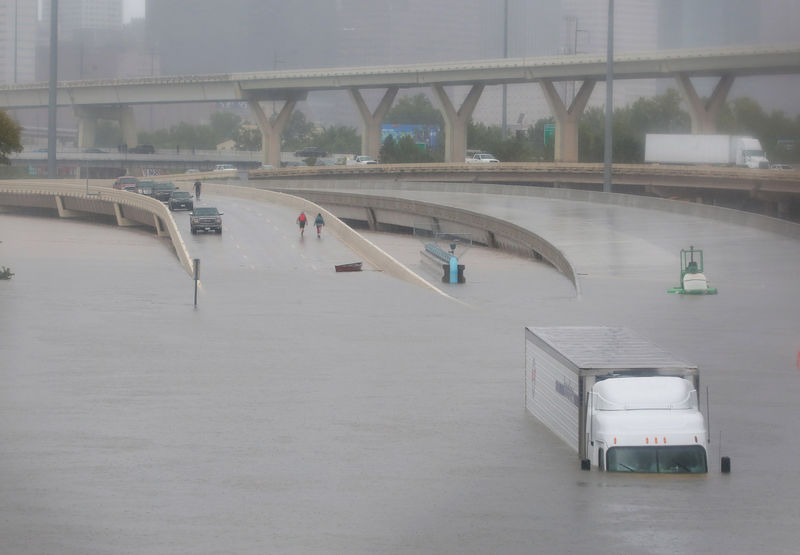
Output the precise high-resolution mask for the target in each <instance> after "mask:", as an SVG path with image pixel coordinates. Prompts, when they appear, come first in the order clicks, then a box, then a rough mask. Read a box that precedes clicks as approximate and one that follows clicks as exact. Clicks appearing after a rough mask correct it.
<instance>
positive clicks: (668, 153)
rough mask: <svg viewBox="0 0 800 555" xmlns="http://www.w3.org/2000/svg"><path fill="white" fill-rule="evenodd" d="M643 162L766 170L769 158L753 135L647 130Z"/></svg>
mask: <svg viewBox="0 0 800 555" xmlns="http://www.w3.org/2000/svg"><path fill="white" fill-rule="evenodd" d="M644 161H645V163H648V164H651V163H656V164H689V165H691V164H708V165H714V166H742V167H747V168H754V169H758V168H761V169H768V168H769V160H767V156H766V155H765V154H764V149H763V148H761V143H760V142H759V140H758V139H756V138H754V137H745V136H742V135H672V134H660V133H648V134H647V135H646V136H645V139H644Z"/></svg>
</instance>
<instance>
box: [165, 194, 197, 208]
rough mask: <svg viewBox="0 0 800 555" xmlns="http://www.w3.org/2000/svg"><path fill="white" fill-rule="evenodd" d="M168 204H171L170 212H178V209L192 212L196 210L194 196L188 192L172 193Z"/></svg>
mask: <svg viewBox="0 0 800 555" xmlns="http://www.w3.org/2000/svg"><path fill="white" fill-rule="evenodd" d="M167 204H169V209H170V210H177V209H178V208H185V209H186V210H192V209H193V208H194V201H193V200H192V194H191V193H189V192H188V191H172V194H171V195H170V196H169V200H168V201H167Z"/></svg>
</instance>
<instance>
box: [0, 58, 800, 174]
mask: <svg viewBox="0 0 800 555" xmlns="http://www.w3.org/2000/svg"><path fill="white" fill-rule="evenodd" d="M605 66H606V60H605V56H603V55H598V54H583V55H570V56H552V57H538V58H507V59H499V60H473V61H461V62H447V63H436V64H412V65H398V66H383V67H354V68H334V69H309V70H282V71H271V72H250V73H225V74H214V75H185V76H165V77H147V78H137V79H116V80H97V81H73V82H64V83H61V84H60V85H59V87H58V92H57V104H58V105H59V106H71V107H72V108H73V110H74V111H75V115H76V116H77V117H78V119H79V146H80V147H81V148H86V147H91V146H94V130H95V126H96V122H97V120H99V119H113V120H117V121H119V122H120V126H121V128H122V134H123V140H124V142H125V143H126V144H127V145H128V146H133V145H135V144H136V143H137V139H136V125H135V121H134V118H133V111H132V109H131V106H133V105H136V104H158V103H179V102H218V101H233V100H239V101H241V100H244V101H247V102H248V103H249V105H250V107H251V109H252V110H253V112H254V114H255V116H256V119H257V121H258V124H259V128H260V130H261V133H262V145H263V146H262V162H263V163H271V164H272V165H275V166H277V165H278V162H279V156H280V150H279V146H280V134H281V132H282V130H283V128H284V126H285V124H286V122H287V121H288V118H289V116H290V114H291V112H292V110H293V109H294V106H295V104H296V103H297V102H298V101H299V100H303V99H305V98H306V97H307V95H308V93H309V92H310V91H325V90H347V91H348V92H349V94H350V95H351V97H352V99H353V101H354V103H355V104H356V106H357V108H358V112H359V114H360V116H361V120H362V121H361V124H362V153H365V154H368V155H370V156H373V157H377V153H378V150H379V148H380V125H381V122H382V120H383V117H384V115H385V114H386V112H387V111H388V110H389V108H390V107H391V104H392V102H393V101H394V98H395V96H396V94H397V92H398V90H399V89H401V88H417V87H431V88H432V89H433V91H434V93H435V95H436V97H437V99H438V100H439V102H440V104H441V107H442V112H443V114H444V119H445V126H446V137H447V139H446V141H447V143H446V146H445V148H446V150H445V160H446V161H448V162H455V161H459V160H460V159H461V158H463V155H464V151H465V150H466V126H467V122H468V121H469V119H470V117H471V116H472V113H473V111H474V109H475V106H476V105H477V103H478V101H479V99H480V96H481V93H482V92H483V90H484V88H485V87H486V86H492V85H500V84H518V83H539V84H540V87H541V89H542V92H543V94H544V95H545V97H546V99H547V102H548V105H549V106H550V109H551V111H552V113H553V116H554V117H555V120H556V146H555V159H556V161H564V162H575V161H577V159H578V120H579V118H580V115H581V113H582V112H583V110H584V108H585V106H586V104H587V102H588V100H589V97H590V96H591V93H592V91H593V89H594V86H595V84H596V83H597V82H598V81H603V80H605V71H606V68H605ZM790 73H800V46H797V45H792V46H785V47H778V46H775V47H737V48H723V49H719V48H715V49H698V50H670V51H656V52H649V53H643V54H641V53H640V54H619V55H617V56H615V60H614V77H615V79H650V78H673V79H676V81H677V85H678V89H679V91H680V92H681V94H682V95H683V98H684V100H685V101H686V104H687V106H688V107H689V112H690V115H691V118H692V130H693V132H697V133H700V132H703V133H708V132H713V131H714V119H715V115H716V113H717V111H718V109H719V107H720V106H721V105H722V104H723V103H724V101H725V98H726V97H727V94H728V92H729V91H730V88H731V86H732V85H733V82H734V80H735V78H736V77H738V76H752V75H778V74H790ZM694 77H717V78H719V81H718V82H717V85H716V87H715V89H714V91H713V93H712V95H711V97H710V98H709V99H707V100H706V101H703V100H702V99H701V98H700V97H699V96H698V94H697V92H696V90H695V88H694V86H693V84H692V81H691V80H692V78H694ZM558 81H582V85H581V87H580V90H579V91H578V93H577V94H576V96H575V99H574V100H573V101H572V103H571V104H570V106H565V105H564V103H563V102H562V100H561V98H560V97H559V96H558V94H557V93H556V89H555V86H554V83H555V82H558ZM453 85H463V86H469V87H470V90H469V92H468V94H467V96H466V98H465V100H464V101H463V102H462V103H461V104H460V105H456V104H455V103H454V102H453V99H452V98H451V97H450V95H449V94H448V92H447V91H446V90H445V87H447V86H453ZM364 89H385V93H384V95H383V97H382V99H381V101H380V102H379V104H378V106H377V107H376V108H375V109H374V110H373V109H370V108H369V107H368V106H367V104H366V102H364V100H363V97H362V95H361V91H362V90H364ZM263 101H283V102H284V104H283V107H282V109H281V111H280V112H279V113H278V115H277V116H276V117H275V118H274V119H273V120H270V118H269V117H268V116H267V114H266V112H265V111H264V110H263V107H262V106H261V102H263ZM47 105H48V85H47V83H38V84H33V85H12V86H6V87H0V109H21V108H41V107H46V106H47Z"/></svg>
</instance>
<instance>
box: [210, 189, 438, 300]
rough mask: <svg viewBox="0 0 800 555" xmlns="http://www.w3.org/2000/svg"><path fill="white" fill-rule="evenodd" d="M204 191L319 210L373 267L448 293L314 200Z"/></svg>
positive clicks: (271, 193) (238, 191) (255, 191)
mask: <svg viewBox="0 0 800 555" xmlns="http://www.w3.org/2000/svg"><path fill="white" fill-rule="evenodd" d="M203 192H204V193H211V194H218V195H225V196H232V197H236V198H241V199H249V200H255V201H260V202H267V203H271V204H279V205H282V206H286V207H289V208H292V209H294V210H296V211H297V212H300V211H301V210H303V211H307V212H308V213H314V212H320V213H322V215H323V217H324V218H325V229H326V230H327V232H328V233H333V234H334V235H335V236H336V237H337V238H338V239H339V240H340V241H342V242H343V243H344V244H346V245H347V246H348V247H350V248H351V249H352V250H353V251H355V252H356V253H357V254H358V255H359V256H361V257H363V258H364V260H366V261H367V262H368V263H369V264H370V265H372V266H373V267H375V268H377V269H380V270H382V271H383V272H386V273H387V274H389V275H391V276H393V277H396V278H398V279H401V280H403V281H406V282H409V283H413V284H416V285H420V286H422V287H425V288H426V289H431V290H433V291H435V292H437V293H440V294H442V295H445V296H449V295H447V294H446V293H444V292H443V291H441V290H440V289H438V288H437V287H435V286H434V285H432V284H430V283H429V282H427V281H426V280H425V279H424V278H422V277H420V276H418V275H417V274H416V273H414V272H413V271H412V270H411V269H409V268H408V267H407V266H405V265H404V264H402V263H401V262H399V261H398V260H396V259H395V258H394V257H392V256H391V255H390V254H389V253H387V252H385V251H384V250H383V249H381V248H380V247H378V246H377V245H375V244H374V243H372V242H371V241H370V240H369V239H367V238H366V237H364V236H362V235H361V234H360V233H358V232H357V231H355V230H354V229H353V228H351V227H350V226H348V225H347V224H345V223H344V222H343V221H342V220H340V219H339V218H338V217H337V216H336V215H335V214H334V213H332V212H330V211H329V210H326V209H325V208H323V207H322V206H319V205H318V204H315V203H314V202H312V201H310V200H307V199H305V198H302V197H300V196H295V195H289V194H285V193H281V192H278V191H268V190H264V189H254V188H252V187H240V186H236V185H224V184H219V183H209V182H204V183H203Z"/></svg>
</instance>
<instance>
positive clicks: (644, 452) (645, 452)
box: [606, 445, 708, 474]
mask: <svg viewBox="0 0 800 555" xmlns="http://www.w3.org/2000/svg"><path fill="white" fill-rule="evenodd" d="M607 463H608V464H607V466H606V468H607V469H608V471H609V472H651V473H657V472H663V473H683V474H686V473H705V472H708V464H707V462H706V450H705V449H703V448H702V447H701V446H700V445H682V446H676V447H667V446H664V447H612V448H611V449H609V450H608V454H607Z"/></svg>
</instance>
